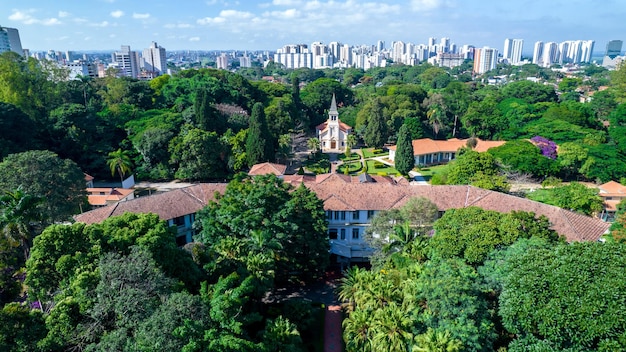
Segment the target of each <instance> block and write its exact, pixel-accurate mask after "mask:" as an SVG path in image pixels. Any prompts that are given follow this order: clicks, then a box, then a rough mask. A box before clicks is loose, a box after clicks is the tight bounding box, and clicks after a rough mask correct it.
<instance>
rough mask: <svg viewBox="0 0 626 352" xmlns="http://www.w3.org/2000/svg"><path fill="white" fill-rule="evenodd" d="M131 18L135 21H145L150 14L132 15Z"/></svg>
mask: <svg viewBox="0 0 626 352" xmlns="http://www.w3.org/2000/svg"><path fill="white" fill-rule="evenodd" d="M133 18H134V19H137V20H145V19H147V18H150V14H149V13H133Z"/></svg>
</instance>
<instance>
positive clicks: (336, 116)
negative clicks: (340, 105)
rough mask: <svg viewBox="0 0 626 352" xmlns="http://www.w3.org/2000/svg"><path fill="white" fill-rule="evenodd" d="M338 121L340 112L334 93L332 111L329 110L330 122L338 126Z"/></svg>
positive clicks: (331, 103)
mask: <svg viewBox="0 0 626 352" xmlns="http://www.w3.org/2000/svg"><path fill="white" fill-rule="evenodd" d="M337 120H339V112H338V111H337V100H336V99H335V94H334V93H333V100H332V101H331V102H330V110H328V121H329V122H333V123H334V124H337Z"/></svg>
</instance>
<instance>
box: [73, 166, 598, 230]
mask: <svg viewBox="0 0 626 352" xmlns="http://www.w3.org/2000/svg"><path fill="white" fill-rule="evenodd" d="M284 180H285V182H289V183H291V184H292V185H294V186H298V185H299V184H300V183H304V184H305V185H306V186H307V187H308V188H309V189H311V190H312V191H313V192H315V193H316V194H317V196H318V197H319V198H320V199H322V200H323V201H324V209H326V210H338V211H342V210H343V211H353V210H387V209H392V208H398V207H401V206H402V205H404V204H405V203H406V202H407V201H408V200H409V199H410V198H413V197H426V198H428V199H430V200H431V201H432V202H433V203H434V204H436V205H437V207H438V208H439V210H441V211H445V210H447V209H451V208H463V207H469V206H477V207H480V208H483V209H486V210H494V211H498V212H502V213H506V212H510V211H512V210H522V211H532V212H534V213H535V214H537V215H545V216H546V217H547V218H548V219H549V220H550V223H551V224H552V228H553V229H554V230H555V231H557V232H558V233H559V234H561V235H563V236H565V239H566V240H567V241H569V242H575V241H596V240H598V239H599V238H600V237H601V236H602V235H603V234H604V233H606V232H607V230H608V228H609V226H610V224H608V223H606V222H604V221H602V220H600V219H596V218H592V217H588V216H585V215H581V214H578V213H574V212H571V211H568V210H564V209H561V208H558V207H555V206H552V205H547V204H543V203H539V202H535V201H532V200H530V199H526V198H519V197H516V196H512V195H508V194H504V193H499V192H494V191H488V190H484V189H481V188H476V187H472V186H413V185H407V184H406V183H402V182H401V183H395V182H365V183H359V182H352V178H349V176H345V175H338V174H334V175H318V176H317V177H315V178H313V177H312V176H303V175H292V176H285V179H284ZM225 189H226V184H215V183H214V184H198V185H194V186H191V187H187V188H182V189H179V190H173V191H170V192H167V193H162V194H158V195H154V196H148V197H142V198H137V199H134V200H130V201H127V202H121V203H118V204H116V205H113V206H107V207H104V208H99V209H96V210H92V211H90V212H87V213H83V214H80V215H77V216H76V221H79V222H85V223H95V222H102V221H103V220H104V219H106V218H108V217H110V216H115V215H120V214H123V213H125V212H137V213H139V212H142V213H147V212H152V213H156V214H158V215H159V217H160V218H161V219H164V220H167V219H172V218H175V217H178V216H182V215H186V214H191V213H195V212H197V211H198V210H200V209H201V208H202V207H204V206H205V205H206V204H207V203H208V202H209V201H210V200H213V199H214V193H215V192H224V190H225Z"/></svg>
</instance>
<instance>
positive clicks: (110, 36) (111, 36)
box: [109, 34, 117, 38]
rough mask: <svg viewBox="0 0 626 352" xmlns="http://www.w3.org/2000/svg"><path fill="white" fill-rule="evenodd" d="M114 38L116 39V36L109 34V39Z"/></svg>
mask: <svg viewBox="0 0 626 352" xmlns="http://www.w3.org/2000/svg"><path fill="white" fill-rule="evenodd" d="M115 37H117V35H115V34H109V38H115Z"/></svg>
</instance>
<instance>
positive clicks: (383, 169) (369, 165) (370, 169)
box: [365, 160, 398, 176]
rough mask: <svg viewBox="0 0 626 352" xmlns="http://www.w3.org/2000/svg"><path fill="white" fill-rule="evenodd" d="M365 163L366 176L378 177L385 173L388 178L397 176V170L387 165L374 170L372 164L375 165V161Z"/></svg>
mask: <svg viewBox="0 0 626 352" xmlns="http://www.w3.org/2000/svg"><path fill="white" fill-rule="evenodd" d="M365 162H366V163H367V173H368V174H372V175H380V174H381V173H387V175H389V176H391V175H396V174H398V170H396V169H395V168H394V167H391V166H388V165H385V167H381V168H376V167H375V166H374V163H376V160H366V161H365Z"/></svg>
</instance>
